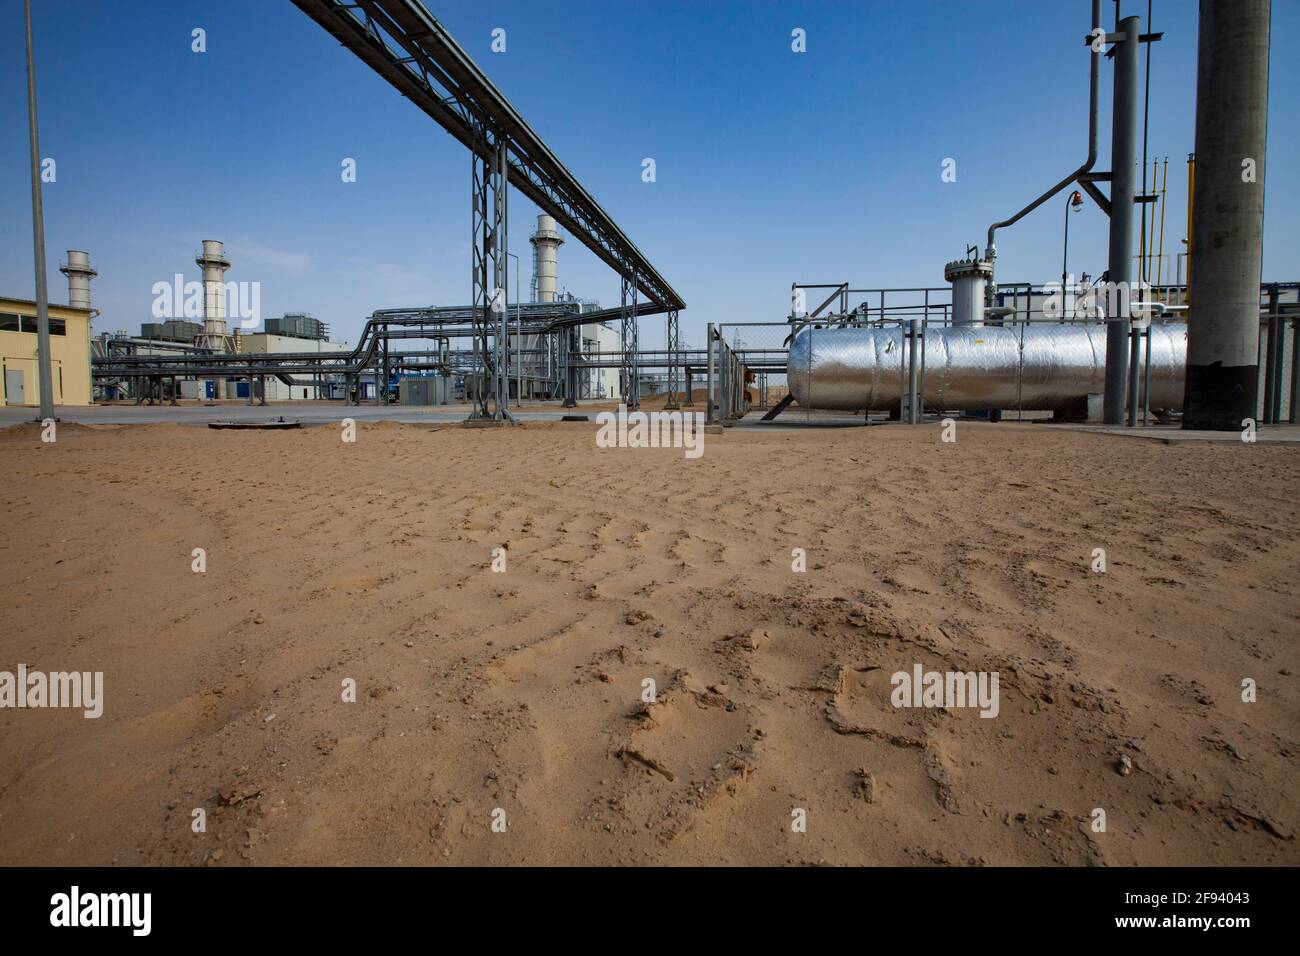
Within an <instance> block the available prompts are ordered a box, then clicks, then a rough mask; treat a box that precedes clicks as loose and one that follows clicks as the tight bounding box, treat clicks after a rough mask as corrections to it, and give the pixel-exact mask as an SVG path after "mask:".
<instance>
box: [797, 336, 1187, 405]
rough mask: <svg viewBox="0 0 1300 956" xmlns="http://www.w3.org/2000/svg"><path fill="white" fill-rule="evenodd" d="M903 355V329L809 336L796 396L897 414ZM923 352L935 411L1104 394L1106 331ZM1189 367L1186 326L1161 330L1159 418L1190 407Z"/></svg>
mask: <svg viewBox="0 0 1300 956" xmlns="http://www.w3.org/2000/svg"><path fill="white" fill-rule="evenodd" d="M921 340H922V336H921V334H920V333H919V332H918V334H917V343H918V348H921V347H922V346H921V344H920V343H921ZM905 347H906V342H905V340H904V338H903V336H902V333H901V332H900V330H899V329H896V328H894V329H890V328H849V329H816V328H809V329H804V331H802V332H800V333H799V334H798V335H797V336H796V337H795V340H794V342H793V344H792V345H791V346H790V355H789V359H788V360H787V378H788V380H789V382H790V392H791V394H792V395H794V398H795V401H797V402H798V403H799V404H800V405H802V406H804V407H805V408H825V409H843V410H862V409H889V410H893V409H897V408H898V407H899V392H900V389H899V385H900V381H902V377H905V376H906V374H907V359H906V353H905ZM923 348H924V352H923V353H920V354H918V355H917V369H918V371H917V375H918V378H920V377H921V374H922V373H921V369H922V356H924V378H923V380H922V381H923V388H922V385H920V384H918V389H921V390H922V391H923V394H924V406H923V407H924V408H926V409H927V410H930V411H946V410H971V411H978V410H984V409H995V408H1023V409H1032V410H1049V409H1050V410H1055V409H1067V408H1069V407H1070V406H1072V405H1074V404H1075V403H1077V402H1078V400H1079V399H1080V398H1083V397H1085V396H1087V395H1100V394H1102V392H1103V390H1104V388H1105V383H1106V328H1105V326H1103V325H1058V324H1055V323H1051V324H1047V323H1044V324H1041V325H1029V326H1015V327H1005V328H1004V327H1002V326H983V327H970V326H965V327H961V328H953V327H940V328H933V329H929V330H927V331H926V332H925V335H924V346H923ZM1186 360H1187V325H1186V323H1183V322H1164V323H1156V324H1155V325H1153V326H1152V327H1151V400H1150V407H1151V408H1173V409H1176V408H1181V407H1182V405H1183V370H1184V366H1185V365H1186ZM904 385H905V383H904Z"/></svg>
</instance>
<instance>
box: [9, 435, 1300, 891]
mask: <svg viewBox="0 0 1300 956" xmlns="http://www.w3.org/2000/svg"><path fill="white" fill-rule="evenodd" d="M342 414H343V413H342V412H341V414H340V417H342ZM595 429H596V425H595V423H594V422H591V423H563V424H562V423H531V422H530V423H528V424H526V425H524V426H521V427H518V428H512V429H484V430H470V429H463V428H460V427H457V426H454V425H397V424H389V423H383V424H375V425H371V424H365V423H362V424H360V425H359V426H358V433H357V440H356V442H355V443H354V444H347V443H343V442H341V441H340V433H339V429H338V428H336V427H329V426H318V427H310V428H304V429H301V430H297V431H286V432H219V431H211V430H209V429H207V428H202V427H194V426H180V425H148V426H83V425H72V424H66V425H63V426H61V427H60V430H59V432H58V441H57V442H56V443H53V444H43V443H42V442H41V440H40V431H39V429H38V428H37V427H36V426H28V425H24V426H16V427H12V428H9V429H5V430H3V431H0V463H2V465H3V473H4V475H5V477H6V485H7V487H8V493H7V494H6V495H5V496H4V500H3V503H0V515H2V517H0V575H2V576H3V581H4V584H3V588H0V670H9V671H13V670H14V669H15V668H16V667H17V665H18V664H19V663H24V664H26V665H27V667H28V668H30V669H40V670H45V671H62V670H80V671H92V672H93V671H102V672H103V674H104V693H105V702H104V713H103V716H102V717H100V718H98V719H86V718H84V717H83V716H82V714H81V712H80V711H71V710H30V709H28V710H18V709H5V710H0V864H6V865H9V864H91V865H108V864H146V865H152V864H180V865H205V864H206V865H210V866H236V865H249V864H345V865H347V864H421V865H429V864H434V865H445V864H556V865H573V864H597V865H617V864H633V865H635V864H652V865H653V864H778V865H781V864H809V865H816V864H830V865H844V864H847V865H859V864H904V865H906V864H923V865H925V864H939V865H970V864H975V865H979V864H986V865H999V864H1034V865H1052V864H1061V865H1129V864H1156V865H1165V864H1180V865H1181V864H1210V865H1218V864H1248V865H1280V864H1288V865H1295V864H1297V863H1300V845H1298V844H1297V840H1296V829H1297V825H1298V823H1300V788H1298V787H1297V786H1296V782H1297V771H1296V767H1297V756H1298V755H1300V743H1298V741H1297V735H1298V734H1300V684H1298V679H1297V676H1296V671H1297V669H1298V668H1300V661H1298V660H1297V656H1298V655H1297V650H1296V647H1297V645H1296V637H1297V633H1300V572H1298V570H1297V569H1300V530H1298V529H1300V520H1298V519H1300V448H1298V447H1297V446H1294V445H1293V446H1284V445H1263V444H1260V445H1253V446H1246V445H1241V444H1238V443H1227V444H1182V445H1174V446H1167V445H1163V444H1160V443H1156V442H1148V441H1138V440H1132V439H1120V438H1108V437H1104V436H1100V435H1091V434H1081V433H1079V432H1067V431H1058V430H1053V429H1051V428H1049V427H1045V426H1033V425H1020V424H1008V423H1003V424H1001V425H986V424H980V423H974V422H962V423H960V425H959V428H958V440H957V441H956V442H955V443H952V444H944V443H941V442H940V440H939V438H940V430H939V426H938V425H926V426H918V427H915V428H908V427H905V426H893V427H887V428H878V427H873V428H842V429H817V428H810V429H803V430H799V429H788V430H779V431H776V430H774V431H759V430H746V431H744V432H741V431H739V430H732V431H728V432H727V433H725V434H721V435H714V434H710V435H708V436H707V437H706V443H705V451H704V454H703V455H702V457H700V458H698V459H696V460H690V459H687V458H685V456H684V455H683V453H682V451H681V450H680V449H677V450H674V449H646V450H639V449H621V448H610V449H602V448H597V447H596V446H595V443H594V441H593V436H594V432H595ZM195 548H202V549H204V551H205V553H206V570H205V571H204V572H203V573H195V571H193V570H192V562H193V561H194V558H193V557H192V554H193V550H194V549H195ZM496 548H504V549H505V551H504V555H505V567H506V570H505V571H504V572H500V571H494V570H493V560H494V555H493V551H494V549H496ZM796 548H802V549H804V550H805V551H806V555H807V562H806V570H805V571H803V572H802V573H799V572H796V571H794V570H792V560H793V559H792V552H793V550H794V549H796ZM1095 548H1104V549H1105V552H1106V560H1107V567H1106V572H1105V573H1104V574H1098V573H1094V572H1093V570H1092V563H1093V552H1094V549H1095ZM499 554H500V552H498V555H499ZM918 663H919V664H921V665H923V667H924V668H925V669H926V670H931V669H937V670H939V671H954V670H955V671H983V672H997V673H998V674H999V676H1000V695H1001V699H1000V710H999V713H998V715H997V717H995V718H992V719H986V718H981V717H980V716H979V715H978V713H977V712H976V711H974V710H970V709H965V710H962V709H955V708H949V709H937V708H930V709H924V708H917V709H897V708H895V707H893V706H892V705H891V703H890V692H891V684H890V675H892V674H893V673H895V672H897V671H908V672H910V671H911V670H912V669H913V667H914V665H915V664H918ZM1248 678H1249V679H1251V680H1253V681H1255V682H1256V685H1257V689H1258V690H1257V694H1258V696H1257V700H1255V701H1254V702H1250V703H1248V702H1243V700H1242V681H1243V680H1245V679H1248ZM647 679H649V680H651V681H653V682H654V685H653V686H654V689H655V699H654V702H653V703H646V702H645V701H643V699H642V698H643V693H644V688H645V687H647V686H648V685H647V684H646V683H645V682H646V681H647ZM349 680H351V681H355V686H356V700H355V702H347V701H345V700H344V699H343V698H344V696H345V693H344V692H345V690H346V682H347V681H349ZM1098 808H1100V809H1102V810H1104V812H1105V820H1106V827H1105V831H1104V832H1096V831H1095V830H1094V827H1093V825H1092V824H1093V820H1094V819H1095V817H1094V811H1095V810H1096V809H1098ZM196 809H201V810H203V811H204V814H203V815H204V816H205V818H206V831H205V832H194V829H193V828H192V825H191V824H192V820H193V819H194V811H195V810H196ZM796 811H802V812H803V819H804V820H805V821H806V828H804V830H803V832H798V831H797V829H795V828H792V820H793V819H794V817H792V814H794V813H796ZM494 819H499V820H503V821H504V824H505V826H504V832H496V831H494V829H493V822H494Z"/></svg>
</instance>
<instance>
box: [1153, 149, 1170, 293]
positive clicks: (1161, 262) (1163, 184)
mask: <svg viewBox="0 0 1300 956" xmlns="http://www.w3.org/2000/svg"><path fill="white" fill-rule="evenodd" d="M1168 186H1169V157H1168V156H1166V157H1165V170H1164V176H1163V177H1162V178H1161V180H1160V251H1159V252H1157V253H1156V286H1157V287H1159V286H1160V285H1161V283H1162V282H1163V281H1164V276H1165V195H1166V192H1167V187H1168ZM1166 298H1168V297H1167V296H1166Z"/></svg>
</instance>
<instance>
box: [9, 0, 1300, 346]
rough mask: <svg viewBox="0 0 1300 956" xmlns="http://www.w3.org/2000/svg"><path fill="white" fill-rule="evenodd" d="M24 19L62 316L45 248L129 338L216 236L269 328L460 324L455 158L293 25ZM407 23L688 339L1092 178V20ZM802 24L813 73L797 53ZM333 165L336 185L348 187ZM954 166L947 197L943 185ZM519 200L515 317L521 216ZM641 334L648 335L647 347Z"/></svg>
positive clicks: (1168, 66)
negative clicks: (505, 105) (80, 259)
mask: <svg viewBox="0 0 1300 956" xmlns="http://www.w3.org/2000/svg"><path fill="white" fill-rule="evenodd" d="M34 6H35V7H36V9H35V10H34V12H33V17H34V27H35V30H36V36H37V67H38V71H39V73H38V85H37V89H38V93H39V97H40V102H39V108H40V120H41V152H42V154H43V155H44V156H49V157H53V158H55V159H56V161H57V163H58V181H57V182H56V183H53V184H49V185H47V186H46V187H45V193H44V195H45V210H46V240H47V254H48V255H49V258H50V270H49V271H50V279H49V283H50V290H51V297H52V299H53V300H54V301H62V300H63V299H64V298H65V297H66V284H65V280H64V278H63V276H61V275H60V274H59V273H58V271H57V267H58V262H59V260H60V259H61V258H62V257H63V255H64V250H66V249H69V248H76V249H86V250H89V252H90V253H91V259H92V262H93V264H94V265H95V266H96V267H97V268H98V269H99V272H100V276H99V278H98V279H97V280H95V283H94V284H93V286H92V291H93V297H94V300H95V304H96V306H97V307H98V308H99V309H101V310H102V312H103V315H102V316H101V318H100V319H99V320H98V321H97V323H96V329H97V331H105V330H113V329H119V328H121V329H127V330H129V331H130V332H132V333H133V334H134V333H137V332H138V331H139V326H140V323H141V322H142V321H150V320H151V319H150V314H149V310H150V304H151V302H152V298H153V297H152V294H151V292H150V288H151V286H152V285H153V283H154V282H157V281H159V280H165V281H170V279H171V276H172V275H173V274H174V273H175V272H178V271H180V272H184V273H185V274H186V277H187V278H190V279H194V278H197V276H198V269H197V267H196V266H195V265H194V262H193V259H194V255H195V251H196V250H197V249H198V247H199V242H200V240H202V239H208V238H211V239H221V240H224V241H225V242H226V247H227V253H228V255H229V256H230V258H231V259H232V261H233V262H234V267H233V268H232V269H231V271H230V272H229V273H228V274H227V278H228V279H230V280H235V279H242V280H246V281H252V280H257V281H260V282H261V284H262V312H263V315H278V314H280V313H281V312H284V311H296V310H302V311H308V312H311V313H313V314H314V315H316V316H317V317H318V318H321V319H324V320H325V321H327V322H329V323H331V325H332V326H333V328H334V330H335V331H336V333H337V335H336V338H342V339H347V340H349V341H355V338H356V335H357V332H358V330H359V329H360V326H361V323H362V321H363V318H364V316H366V315H368V314H369V313H370V312H372V311H373V310H375V309H378V308H391V307H396V306H405V305H418V304H432V303H436V304H450V303H461V302H464V301H466V300H467V299H468V297H469V289H470V284H469V256H468V246H469V235H468V233H469V158H468V154H467V153H466V151H465V150H464V149H463V148H462V147H461V146H460V145H459V144H458V143H457V142H456V141H455V140H453V139H452V138H451V137H450V136H449V135H448V134H447V133H445V132H444V131H443V130H442V129H441V128H440V127H438V126H437V125H436V124H435V123H434V122H433V121H432V120H430V119H428V118H427V117H426V116H425V115H424V114H423V113H421V112H420V111H419V110H418V109H416V108H415V107H414V106H412V105H411V104H410V103H409V102H407V101H406V100H405V99H404V98H402V97H401V96H400V95H398V94H397V92H396V91H395V90H393V89H392V88H390V87H389V86H388V85H387V84H386V83H385V82H384V81H382V80H381V79H379V77H377V76H376V75H375V74H373V73H372V72H371V71H370V70H369V69H368V68H367V67H366V66H364V65H363V64H362V63H361V61H360V60H358V59H357V58H356V57H354V56H353V55H352V54H351V53H349V52H347V51H346V50H344V49H343V48H341V47H340V46H339V45H338V43H336V42H335V41H334V40H333V39H332V38H331V37H330V36H329V35H328V34H326V33H325V31H324V30H322V29H321V28H320V27H318V26H317V25H316V24H315V23H314V22H313V21H311V20H310V19H308V18H307V17H306V16H305V15H304V14H302V13H301V12H299V11H298V9H297V8H296V7H294V6H293V5H292V4H291V3H289V2H288V0H223V2H220V3H216V2H211V0H209V2H203V3H200V2H188V0H167V2H163V0H153V2H145V0H137V2H126V0H40V2H38V3H36V4H34ZM428 6H429V8H430V9H431V10H432V11H433V13H434V14H435V15H436V16H437V17H439V18H440V19H441V20H442V21H443V23H444V24H446V26H447V27H448V28H449V29H450V30H451V32H452V33H453V35H454V36H456V37H457V39H458V40H459V41H460V43H461V44H462V45H463V46H464V47H465V49H466V50H467V51H468V52H469V53H470V55H471V56H472V57H474V58H475V59H476V60H477V61H478V63H479V64H480V66H481V67H482V68H483V69H484V70H485V71H486V72H487V74H488V75H489V76H490V77H491V78H492V79H493V81H494V82H495V83H496V84H497V86H498V87H499V88H500V89H501V90H502V91H503V92H504V93H505V94H506V96H507V97H509V98H510V99H511V100H512V101H513V103H514V104H515V106H516V107H517V108H518V109H519V110H520V112H521V113H522V114H523V115H524V116H525V117H526V118H527V119H528V120H529V122H531V123H532V125H533V127H534V128H535V129H536V130H537V131H538V132H539V133H540V134H541V136H542V137H543V138H544V139H545V140H546V141H547V142H548V143H549V145H550V146H551V148H552V149H553V150H554V151H555V152H556V153H557V155H559V157H560V158H561V160H562V161H563V162H565V163H566V165H568V166H569V168H570V169H571V170H572V171H573V172H574V173H575V175H577V176H578V177H579V179H581V180H582V181H583V183H584V184H585V185H586V186H587V188H588V189H589V190H590V191H591V193H592V194H593V195H594V196H595V197H596V198H597V200H598V201H600V202H601V203H602V205H604V207H605V208H606V209H607V210H608V211H609V212H610V214H611V215H612V216H613V217H614V218H615V220H616V221H617V222H618V223H619V224H620V225H621V226H622V227H623V229H624V230H625V231H626V232H627V234H628V235H629V236H631V238H632V239H633V241H634V242H636V243H637V244H638V245H639V246H640V247H641V249H642V250H643V251H644V252H645V253H646V255H647V256H648V257H649V259H650V260H651V261H652V262H653V263H654V264H655V265H656V267H657V268H658V269H659V271H660V272H661V273H662V274H663V275H664V276H665V278H667V280H668V281H669V282H670V283H672V284H673V285H674V286H675V287H676V288H677V290H678V291H679V292H680V293H681V294H682V296H683V297H684V298H685V299H686V301H687V302H688V303H689V309H688V311H687V312H686V313H684V314H683V333H684V335H685V336H686V338H687V339H688V341H689V342H690V343H691V344H699V343H700V342H701V340H702V338H703V335H702V329H703V325H704V323H705V322H708V321H738V320H765V321H773V320H780V319H781V318H782V317H783V316H784V315H785V314H786V312H787V311H788V308H789V287H790V283H791V282H792V281H794V280H799V281H822V282H831V281H843V280H848V281H850V282H852V283H853V284H855V285H857V286H872V287H874V286H902V285H933V286H940V285H943V275H942V269H943V264H944V263H945V262H946V261H948V260H950V259H955V258H959V257H960V256H962V255H963V254H964V250H965V247H966V244H967V243H980V244H981V245H982V244H983V241H984V234H985V230H986V229H987V227H988V224H989V222H990V221H992V220H995V219H1001V218H1003V217H1005V216H1006V215H1009V214H1010V213H1012V212H1014V211H1015V210H1016V209H1018V208H1020V206H1021V205H1023V204H1024V203H1025V202H1027V201H1028V200H1029V199H1031V198H1032V197H1033V196H1034V195H1036V194H1037V193H1038V192H1040V191H1041V190H1042V189H1044V188H1046V187H1047V186H1048V185H1050V184H1051V183H1053V182H1054V181H1056V180H1057V179H1058V178H1060V177H1061V176H1063V175H1064V174H1065V173H1066V172H1068V171H1069V170H1070V169H1072V168H1073V167H1074V166H1076V165H1077V164H1078V163H1079V162H1080V161H1081V160H1082V158H1083V156H1084V153H1085V148H1086V142H1085V140H1086V133H1087V117H1086V103H1087V55H1086V53H1085V52H1084V47H1083V45H1082V37H1083V35H1084V33H1086V32H1087V18H1088V4H1087V2H1086V0H980V2H956V0H951V2H949V0H908V2H904V0H853V2H816V3H812V2H810V3H791V2H786V3H775V2H771V3H763V2H749V3H739V2H728V0H708V2H703V0H690V2H659V0H646V2H635V3H634V2H631V0H600V2H597V0H583V2H570V0H554V2H549V3H537V2H528V3H524V2H514V0H511V2H486V0H484V2H478V0H476V2H469V0H447V2H438V0H429V2H428ZM1146 6H1147V5H1146V2H1145V0H1140V2H1134V0H1128V2H1125V3H1124V5H1123V7H1124V12H1125V13H1126V14H1129V13H1134V14H1140V15H1142V16H1144V17H1145V13H1146ZM1196 6H1197V5H1196V3H1195V2H1194V0H1156V3H1155V18H1154V20H1155V22H1154V27H1155V29H1157V30H1163V31H1165V40H1164V42H1162V43H1160V44H1157V45H1156V47H1155V59H1154V72H1153V75H1152V81H1151V104H1152V111H1151V112H1152V115H1151V134H1150V148H1149V153H1150V155H1151V156H1153V157H1154V156H1162V157H1163V156H1166V155H1167V156H1169V157H1170V166H1169V193H1170V201H1169V205H1168V213H1167V219H1166V223H1165V246H1166V249H1171V248H1175V247H1177V245H1178V241H1179V240H1180V239H1182V238H1183V235H1184V224H1185V221H1186V213H1185V202H1184V196H1185V190H1186V178H1185V177H1186V165H1185V160H1186V155H1187V153H1188V152H1189V151H1190V150H1191V149H1192V148H1193V131H1194V110H1195V102H1194V101H1195V58H1196ZM1273 8H1274V12H1273V56H1272V67H1271V68H1272V75H1271V93H1270V97H1269V106H1270V110H1269V112H1270V128H1269V156H1268V167H1267V175H1268V179H1267V190H1268V203H1267V215H1266V221H1265V257H1264V275H1265V278H1266V279H1295V278H1298V277H1300V235H1298V234H1300V230H1297V229H1296V226H1295V221H1296V200H1297V198H1300V106H1298V105H1297V96H1296V94H1297V91H1300V57H1297V56H1295V55H1294V51H1295V50H1296V49H1297V41H1298V40H1300V2H1297V0H1274V4H1273ZM1103 10H1104V11H1105V15H1106V22H1107V23H1109V18H1110V16H1111V13H1112V10H1113V4H1112V3H1111V2H1110V0H1107V2H1106V3H1105V4H1104V5H1103ZM194 27H203V28H204V29H206V31H207V43H208V52H206V53H204V54H194V53H192V52H191V51H190V31H191V30H192V29H193V28H194ZM495 27H501V28H504V29H505V30H506V31H507V52H506V53H504V54H494V53H492V52H491V50H490V41H491V31H492V29H493V28H495ZM795 27H802V28H803V29H804V30H806V31H807V37H808V52H807V53H805V54H795V53H792V52H791V49H790V31H791V30H792V29H793V28H795ZM0 44H2V46H0V142H3V143H4V144H5V146H6V148H5V149H4V150H3V152H2V153H0V294H7V295H14V296H19V297H31V296H32V295H33V294H34V293H33V283H32V264H31V263H32V258H31V238H30V229H31V219H30V192H29V180H28V167H27V127H26V90H25V85H24V73H23V70H24V60H23V45H22V44H23V34H22V3H21V2H20V0H3V2H0ZM1102 76H1103V86H1102V97H1103V100H1102V102H1103V123H1102V126H1103V130H1102V132H1103V139H1102V152H1101V156H1102V161H1101V162H1100V163H1099V166H1101V167H1105V166H1106V165H1107V164H1108V160H1107V157H1108V156H1109V145H1108V136H1107V132H1106V128H1107V127H1108V125H1109V123H1108V112H1109V103H1110V82H1109V69H1103V71H1102ZM348 156H350V157H354V158H355V159H356V160H357V164H358V182H357V183H355V184H344V183H342V182H341V181H340V176H339V172H340V162H341V160H342V159H343V157H348ZM644 157H653V158H654V159H655V161H656V163H657V171H658V181H657V182H655V183H653V184H646V183H643V182H642V181H641V175H640V174H641V161H642V159H643V158H644ZM946 157H952V158H954V159H956V161H957V181H956V182H955V183H943V182H942V181H941V179H940V171H941V163H942V161H943V160H944V159H945V158H946ZM511 203H512V206H511V212H512V215H511V226H512V235H511V240H510V241H511V248H512V249H513V250H515V251H518V252H520V253H523V255H524V265H523V269H522V271H521V279H522V285H523V289H524V291H525V293H526V292H527V289H528V279H529V274H528V248H529V247H528V245H527V234H528V231H529V230H530V228H531V227H532V224H533V221H534V216H535V215H536V212H537V210H536V209H535V208H534V207H533V206H532V205H531V204H530V203H529V202H528V201H527V200H525V199H524V198H523V197H522V196H519V195H518V194H513V195H512V197H511ZM1062 218H1063V214H1062V200H1061V199H1057V200H1054V201H1053V202H1052V203H1050V204H1049V205H1048V206H1046V207H1044V208H1043V209H1041V210H1039V211H1038V212H1036V213H1034V214H1033V215H1031V216H1030V217H1029V218H1027V219H1026V220H1023V221H1022V222H1021V223H1020V224H1019V225H1017V226H1015V227H1014V228H1012V229H1009V230H1005V231H1004V232H1002V233H1000V235H999V242H998V247H999V253H1000V259H999V278H1001V279H1003V280H1005V281H1012V280H1020V281H1025V280H1033V281H1049V280H1051V279H1053V278H1054V277H1056V276H1058V275H1059V272H1060V255H1061V228H1062ZM1105 229H1106V226H1105V220H1104V217H1103V216H1102V215H1101V214H1100V212H1099V211H1098V210H1096V209H1095V208H1093V207H1092V206H1091V205H1089V206H1088V207H1087V208H1085V210H1084V211H1082V212H1080V213H1078V214H1077V215H1075V216H1074V217H1073V219H1072V222H1071V237H1070V238H1071V250H1072V255H1071V268H1072V271H1075V272H1078V271H1085V270H1086V271H1088V272H1091V273H1093V274H1097V273H1100V272H1101V271H1102V270H1103V269H1104V268H1105V256H1106V242H1105ZM560 278H561V284H562V285H563V286H564V287H565V288H567V289H568V290H570V291H572V292H574V293H576V294H579V295H582V296H586V297H591V298H596V299H599V300H601V301H602V302H603V303H605V304H615V303H616V302H617V298H618V280H617V278H616V277H615V276H614V275H613V274H612V273H611V272H610V270H609V269H607V268H606V267H605V266H604V265H603V264H602V263H600V262H599V260H597V259H596V258H595V256H593V255H592V254H591V253H589V252H588V251H587V250H586V249H585V248H583V247H582V246H581V245H580V244H579V243H577V242H576V241H570V242H569V243H567V244H566V245H565V246H564V247H563V248H562V249H561V251H560ZM661 329H662V320H659V319H652V320H646V324H645V326H644V331H643V333H642V341H643V342H648V343H653V342H655V341H657V340H658V338H659V337H660V336H661V335H662V331H661Z"/></svg>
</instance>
